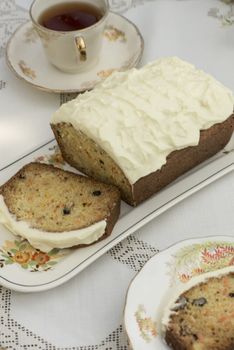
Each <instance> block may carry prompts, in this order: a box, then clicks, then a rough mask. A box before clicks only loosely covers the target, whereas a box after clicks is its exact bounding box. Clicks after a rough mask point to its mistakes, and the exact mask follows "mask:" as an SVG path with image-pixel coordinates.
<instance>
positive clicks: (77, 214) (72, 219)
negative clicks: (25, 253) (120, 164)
mask: <svg viewBox="0 0 234 350" xmlns="http://www.w3.org/2000/svg"><path fill="white" fill-rule="evenodd" d="M119 211H120V194H119V191H118V189H116V188H115V187H114V186H112V185H106V184H103V183H100V182H97V181H95V180H93V179H90V178H88V177H85V176H81V175H77V174H74V173H71V172H68V171H64V170H61V169H59V168H55V167H53V166H52V165H47V164H41V163H30V164H28V165H26V166H24V167H23V168H22V169H21V170H20V171H19V172H18V173H17V174H16V175H15V176H13V177H12V178H11V179H10V180H9V181H8V182H6V183H5V184H4V185H2V186H1V187H0V222H2V223H3V224H5V226H7V227H8V228H9V229H10V230H11V231H12V232H13V233H15V234H19V235H21V236H23V237H25V238H27V239H28V240H29V242H30V243H31V244H32V245H33V246H34V247H36V248H39V249H41V250H44V251H48V250H50V249H52V248H66V247H70V246H77V245H89V244H91V243H94V242H95V241H98V240H100V239H103V238H105V237H107V236H108V235H109V234H110V233H111V231H112V229H113V227H114V225H115V223H116V221H117V219H118V216H119Z"/></svg>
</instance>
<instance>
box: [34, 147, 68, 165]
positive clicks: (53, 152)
mask: <svg viewBox="0 0 234 350" xmlns="http://www.w3.org/2000/svg"><path fill="white" fill-rule="evenodd" d="M49 151H50V154H46V155H44V156H39V157H37V158H35V159H34V161H35V162H39V163H46V164H51V165H54V166H56V167H58V168H63V167H64V166H65V160H64V159H63V156H62V153H61V151H60V149H59V147H58V145H55V146H53V147H50V148H49Z"/></svg>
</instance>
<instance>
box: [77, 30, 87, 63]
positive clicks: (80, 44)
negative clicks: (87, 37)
mask: <svg viewBox="0 0 234 350" xmlns="http://www.w3.org/2000/svg"><path fill="white" fill-rule="evenodd" d="M75 43H76V47H77V49H78V51H79V56H80V61H86V60H87V52H86V45H85V41H84V38H83V37H82V36H77V37H75Z"/></svg>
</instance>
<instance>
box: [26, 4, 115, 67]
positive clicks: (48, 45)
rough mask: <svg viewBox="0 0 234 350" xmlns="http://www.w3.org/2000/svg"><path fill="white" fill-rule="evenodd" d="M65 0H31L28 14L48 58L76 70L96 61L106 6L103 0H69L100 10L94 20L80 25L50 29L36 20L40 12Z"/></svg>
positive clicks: (106, 14)
mask: <svg viewBox="0 0 234 350" xmlns="http://www.w3.org/2000/svg"><path fill="white" fill-rule="evenodd" d="M66 2H67V0H34V2H33V3H32V5H31V8H30V17H31V20H32V23H33V26H34V28H35V29H36V31H37V33H38V35H39V37H40V38H41V41H42V44H43V47H44V49H45V54H46V56H47V58H48V60H49V61H50V62H51V63H52V64H53V65H54V66H55V67H57V68H58V69H60V70H61V71H64V72H66V73H77V72H80V71H85V70H88V69H89V68H91V67H92V66H94V65H95V64H96V63H97V61H98V57H99V54H100V51H101V46H102V41H103V31H104V28H105V24H106V20H107V16H108V13H109V6H108V1H105V0H72V1H71V3H72V4H74V3H77V4H82V5H84V6H85V5H87V6H94V7H95V8H96V9H97V10H98V11H99V12H100V13H101V16H100V19H99V20H97V22H96V23H94V24H92V25H90V26H87V27H84V28H82V29H77V30H66V31H64V30H54V29H50V28H48V27H45V26H44V25H43V24H42V23H41V22H40V20H41V18H42V17H43V14H44V13H46V12H48V11H49V9H50V8H51V9H52V8H55V6H60V5H61V6H62V4H66ZM67 3H68V2H67Z"/></svg>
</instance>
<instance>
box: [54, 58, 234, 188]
mask: <svg viewBox="0 0 234 350" xmlns="http://www.w3.org/2000/svg"><path fill="white" fill-rule="evenodd" d="M233 105H234V97H233V93H232V92H231V91H230V90H229V89H227V88H226V87H224V86H223V85H222V84H221V83H219V82H218V81H217V80H215V79H214V78H213V77H212V76H210V75H208V74H206V73H204V72H203V71H201V70H198V69H196V68H195V67H194V66H193V65H192V64H190V63H187V62H185V61H183V60H181V59H179V58H177V57H169V58H162V59H159V60H156V61H154V62H152V63H149V64H147V65H146V66H144V67H143V68H141V69H135V68H133V69H131V70H129V71H126V72H115V73H113V74H112V75H111V76H109V77H108V78H107V79H106V80H105V81H104V82H102V83H100V84H99V85H98V86H96V88H95V89H94V90H93V91H89V92H86V93H84V94H80V95H78V97H77V98H76V99H74V100H72V101H70V102H68V103H66V104H64V105H62V106H61V107H60V108H59V110H58V111H57V112H55V114H54V115H53V117H52V121H51V122H52V124H56V123H60V122H65V123H71V124H72V125H73V127H74V128H76V129H78V130H81V131H83V132H84V133H85V134H86V135H87V136H88V137H90V138H92V139H93V140H94V141H95V142H96V143H97V144H98V145H99V146H101V147H102V148H103V149H104V150H105V151H106V152H107V153H108V154H109V155H110V156H111V157H112V159H113V160H114V161H115V162H116V163H117V164H118V166H119V167H120V168H121V169H122V171H123V173H124V174H125V176H126V177H127V179H128V180H129V182H130V183H131V184H134V183H135V182H136V181H137V180H138V179H139V178H141V177H143V176H145V175H148V174H149V173H151V172H154V171H156V170H158V169H160V168H161V167H162V165H163V164H165V163H166V158H167V156H168V155H169V154H170V153H171V152H173V151H175V150H179V149H182V148H185V147H188V146H196V145H197V144H198V143H199V137H200V130H203V129H207V128H209V127H211V126H212V125H214V124H215V123H219V122H223V121H224V120H225V119H227V118H228V117H229V116H230V115H231V114H232V112H233Z"/></svg>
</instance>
